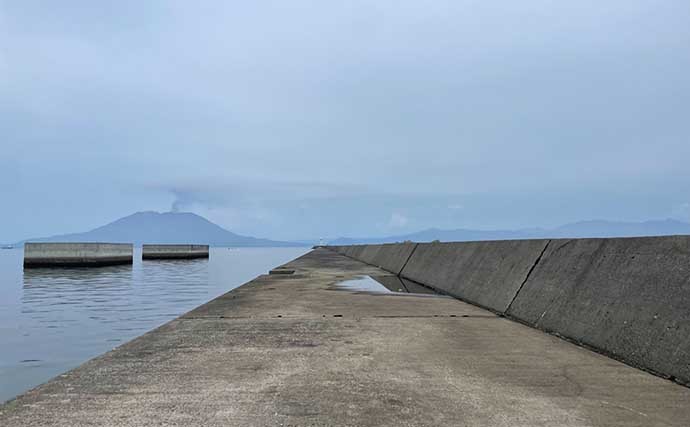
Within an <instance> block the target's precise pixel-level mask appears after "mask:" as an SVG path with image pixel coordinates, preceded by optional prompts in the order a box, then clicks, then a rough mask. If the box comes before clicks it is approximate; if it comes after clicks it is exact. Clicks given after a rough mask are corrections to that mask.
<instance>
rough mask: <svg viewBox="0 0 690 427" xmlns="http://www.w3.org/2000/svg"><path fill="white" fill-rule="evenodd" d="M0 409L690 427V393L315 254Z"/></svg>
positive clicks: (31, 416) (246, 421)
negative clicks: (397, 289)
mask: <svg viewBox="0 0 690 427" xmlns="http://www.w3.org/2000/svg"><path fill="white" fill-rule="evenodd" d="M285 267H286V268H287V267H289V268H292V269H294V270H295V273H294V274H292V275H264V276H261V277H259V278H257V279H256V280H254V281H252V282H250V283H248V284H246V285H244V286H242V287H240V288H238V289H236V290H234V291H232V292H229V293H227V294H225V295H223V296H221V297H219V298H217V299H215V300H213V301H212V302H210V303H208V304H205V305H203V306H201V307H199V308H197V309H195V310H193V311H191V312H189V313H187V314H186V315H184V316H182V317H181V318H179V319H176V320H174V321H172V322H169V323H167V324H166V325H164V326H162V327H160V328H158V329H156V330H154V331H152V332H149V333H148V334H146V335H144V336H142V337H140V338H138V339H135V340H134V341H131V342H129V343H127V344H125V345H123V346H121V347H119V348H117V349H116V350H114V351H112V352H110V353H107V354H105V355H103V356H101V357H98V358H96V359H94V360H92V361H90V362H88V363H86V364H84V365H82V366H81V367H79V368H77V369H75V370H73V371H71V372H69V373H67V374H65V375H64V376H61V377H59V378H57V379H55V380H53V381H51V382H49V383H47V384H45V385H43V386H40V387H38V388H37V389H35V390H33V391H31V392H29V393H27V394H25V395H23V396H21V397H20V398H18V399H17V400H15V401H13V402H10V403H9V404H7V405H5V406H1V407H0V425H2V426H19V425H21V426H26V425H29V426H31V425H59V426H82V425H99V424H100V425H122V426H131V425H205V426H227V425H237V426H268V425H270V426H280V425H283V426H439V425H452V426H510V427H514V426H549V427H551V426H645V427H648V426H687V421H688V420H689V419H690V405H689V404H688V403H689V402H690V389H687V388H685V387H682V386H680V385H677V384H674V383H672V382H670V381H667V380H664V379H662V378H659V377H655V376H653V375H650V374H647V373H645V372H643V371H640V370H637V369H634V368H632V367H629V366H627V365H625V364H622V363H620V362H617V361H615V360H612V359H609V358H607V357H604V356H602V355H599V354H596V353H593V352H590V351H588V350H586V349H583V348H581V347H577V346H575V345H573V344H570V343H568V342H565V341H563V340H560V339H558V338H556V337H553V336H551V335H548V334H544V333H542V332H541V331H538V330H536V329H533V328H529V327H527V326H524V325H521V324H519V323H516V322H512V321H510V320H507V319H505V318H500V317H497V316H495V315H494V314H492V313H491V312H488V311H485V310H482V309H480V308H477V307H474V306H471V305H468V304H465V303H463V302H460V301H457V300H455V299H452V298H448V297H433V296H418V295H409V294H402V295H393V294H369V293H366V292H350V291H344V290H341V289H339V288H338V287H337V285H336V283H337V282H338V281H341V280H347V279H353V278H355V277H357V276H359V275H363V274H370V275H382V274H385V272H384V271H382V270H380V269H378V268H375V267H373V266H369V265H366V264H363V263H360V262H357V261H354V260H352V259H349V258H346V257H344V256H340V255H338V254H336V253H334V252H330V251H328V250H325V249H317V250H315V251H313V252H311V253H309V254H307V255H305V256H303V257H301V258H299V259H297V260H295V261H293V262H291V263H289V264H288V265H286V266H285Z"/></svg>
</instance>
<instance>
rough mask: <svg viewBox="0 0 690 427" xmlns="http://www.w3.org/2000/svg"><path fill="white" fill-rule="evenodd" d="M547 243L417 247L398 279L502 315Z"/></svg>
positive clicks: (495, 242) (509, 241)
mask: <svg viewBox="0 0 690 427" xmlns="http://www.w3.org/2000/svg"><path fill="white" fill-rule="evenodd" d="M547 243H548V240H504V241H489V242H464V243H420V244H419V245H418V246H417V248H416V250H415V251H414V254H413V255H412V257H411V258H410V260H409V262H408V263H407V265H406V266H405V268H404V269H403V271H402V273H401V276H402V277H404V278H406V279H410V280H413V281H415V282H419V283H422V284H424V285H427V286H431V287H433V288H436V289H439V290H441V291H443V292H445V293H447V294H449V295H452V296H454V297H457V298H460V299H463V300H465V301H468V302H471V303H474V304H477V305H480V306H482V307H486V308H489V309H491V310H493V311H497V312H499V313H504V312H505V310H507V309H508V306H509V305H510V303H511V301H512V300H513V298H515V295H516V294H517V292H518V290H519V289H520V286H521V285H522V284H523V283H524V281H525V280H526V279H527V275H528V274H529V272H530V270H531V268H532V267H533V266H534V264H535V263H536V262H537V260H538V259H539V257H540V256H541V254H542V252H543V251H544V248H545V247H546V245H547Z"/></svg>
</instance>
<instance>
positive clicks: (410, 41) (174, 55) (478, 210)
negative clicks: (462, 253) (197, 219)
mask: <svg viewBox="0 0 690 427" xmlns="http://www.w3.org/2000/svg"><path fill="white" fill-rule="evenodd" d="M688 12H690V6H689V5H688V3H687V2H686V1H681V0H677V1H665V2H657V1H651V0H649V1H646V0H635V1H624V0H615V1H609V2H605V3H602V2H595V1H580V2H569V3H563V2H560V3H554V2H550V1H543V0H534V1H527V2H510V1H504V2H499V3H496V2H492V3H487V2H480V1H474V0H473V1H470V0H467V1H436V2H433V3H431V4H423V3H420V2H411V1H410V2H407V1H382V2H364V1H354V2H323V1H304V0H297V1H294V2H258V3H256V2H254V3H252V2H204V3H203V4H193V3H190V2H184V1H152V2H146V3H145V4H144V3H142V2H134V1H122V2H116V3H113V4H109V5H103V4H100V3H99V4H97V5H96V4H94V3H93V2H87V1H64V2H60V3H59V4H58V3H56V4H49V5H46V3H45V2H38V1H30V0H27V1H22V2H9V1H0V134H1V135H2V138H1V139H0V149H1V153H2V155H0V190H1V192H2V195H3V197H4V199H3V201H4V205H6V206H11V207H12V208H10V209H3V210H2V212H0V241H2V240H10V241H11V240H14V239H20V238H24V237H26V236H27V235H35V234H49V233H57V232H63V231H75V230H80V229H83V228H87V227H88V226H92V225H99V224H100V223H101V222H104V221H106V220H110V219H114V218H115V217H117V216H118V215H124V214H127V213H130V212H131V211H135V210H145V209H157V210H167V209H170V207H171V205H175V206H177V208H178V209H192V210H197V211H199V212H200V213H204V214H207V215H209V216H210V217H213V218H215V219H216V220H218V221H219V222H221V223H223V225H226V226H228V227H230V228H233V229H235V230H236V231H238V232H245V233H255V234H262V235H266V236H275V237H286V236H288V235H290V236H291V237H294V236H300V235H314V234H329V235H341V234H357V235H366V234H380V233H386V232H389V231H390V226H391V225H393V224H396V225H398V226H399V228H409V229H414V228H422V227H428V226H444V227H462V226H481V227H485V228H497V227H521V226H548V225H557V224H558V223H560V222H562V221H566V220H571V219H574V220H577V219H588V218H606V219H628V220H636V219H649V218H657V217H665V216H671V215H676V214H675V213H674V212H675V210H674V209H677V206H679V205H681V204H682V203H684V202H686V201H687V200H688V199H689V198H690V194H688V188H690V170H689V169H688V168H687V161H688V159H689V158H690V144H688V142H687V135H689V134H690V123H689V122H688V121H687V119H686V115H687V111H688V110H690V78H688V75H690V73H688V70H689V69H690V47H689V46H690V30H689V29H688V26H687V22H686V16H688ZM152 183H153V184H152ZM507 201H512V203H508V202H507ZM459 205H462V206H463V209H448V207H449V206H459ZM494 210H498V211H494ZM394 215H399V216H400V218H403V217H404V218H406V221H391V219H392V218H393V216H394ZM403 223H404V224H403ZM293 235H294V236H293ZM3 236H7V238H6V239H5V238H3Z"/></svg>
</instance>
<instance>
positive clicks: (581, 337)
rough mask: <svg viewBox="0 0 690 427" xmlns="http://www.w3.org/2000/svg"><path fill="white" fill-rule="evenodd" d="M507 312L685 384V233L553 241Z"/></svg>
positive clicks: (688, 299) (689, 263)
mask: <svg viewBox="0 0 690 427" xmlns="http://www.w3.org/2000/svg"><path fill="white" fill-rule="evenodd" d="M508 315H509V316H511V317H514V318H516V319H518V320H520V321H522V322H524V323H526V324H528V325H531V326H534V327H536V328H539V329H542V330H545V331H548V332H554V333H557V334H559V335H562V336H564V337H567V338H569V339H571V340H574V341H577V342H580V343H583V344H585V345H587V346H590V347H593V348H596V349H599V350H601V351H603V352H605V353H607V354H609V355H611V356H613V357H615V358H619V359H622V360H625V361H626V362H628V363H630V364H632V365H635V366H639V367H643V368H646V369H650V370H653V371H655V372H657V373H661V374H664V375H666V376H672V377H675V378H677V379H679V380H680V381H681V382H684V383H690V237H688V236H676V237H649V238H624V239H572V240H554V241H552V242H551V244H550V245H549V247H548V249H547V251H546V252H545V253H544V256H543V257H542V259H541V261H540V262H539V263H538V265H537V266H536V267H535V268H534V271H533V272H532V274H530V277H529V279H528V280H527V282H526V283H525V285H524V286H523V287H522V290H521V291H520V293H519V294H518V295H517V297H516V298H515V301H514V302H513V304H512V305H511V307H510V309H509V310H508Z"/></svg>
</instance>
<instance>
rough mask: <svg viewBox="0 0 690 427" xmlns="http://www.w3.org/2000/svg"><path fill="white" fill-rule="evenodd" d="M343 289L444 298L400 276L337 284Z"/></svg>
mask: <svg viewBox="0 0 690 427" xmlns="http://www.w3.org/2000/svg"><path fill="white" fill-rule="evenodd" d="M336 286H337V287H338V288H341V289H346V290H349V291H359V292H371V293H377V294H425V295H430V296H443V295H441V294H439V293H438V292H436V291H434V290H433V289H430V288H427V287H425V286H422V285H420V284H418V283H415V282H412V281H410V280H407V279H403V278H401V277H398V276H392V275H388V276H362V277H359V278H357V279H352V280H345V281H343V282H340V283H337V284H336Z"/></svg>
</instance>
